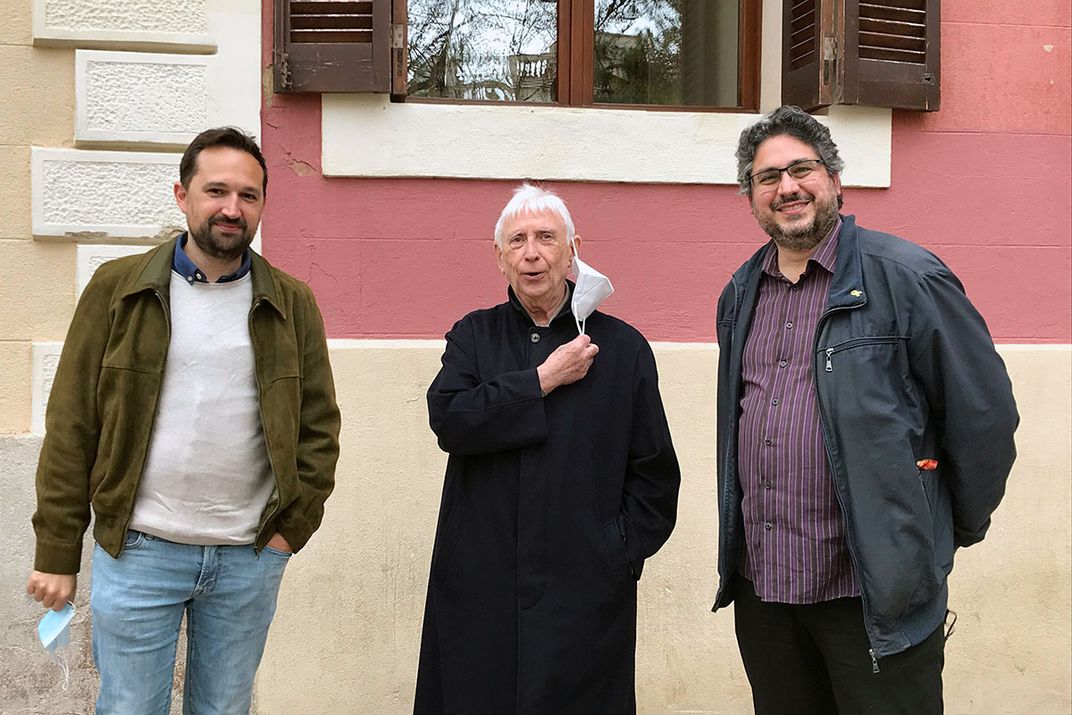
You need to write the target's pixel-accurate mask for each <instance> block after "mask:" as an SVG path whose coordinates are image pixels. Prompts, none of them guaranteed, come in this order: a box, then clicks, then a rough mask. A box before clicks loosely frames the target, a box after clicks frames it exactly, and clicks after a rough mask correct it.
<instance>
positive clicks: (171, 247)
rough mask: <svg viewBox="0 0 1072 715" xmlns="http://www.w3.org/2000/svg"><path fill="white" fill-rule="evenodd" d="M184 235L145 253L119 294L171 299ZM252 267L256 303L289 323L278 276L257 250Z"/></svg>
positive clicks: (252, 258) (254, 253)
mask: <svg viewBox="0 0 1072 715" xmlns="http://www.w3.org/2000/svg"><path fill="white" fill-rule="evenodd" d="M181 235H182V234H180V235H179V236H176V237H175V238H173V239H171V240H170V241H166V242H165V243H162V244H160V245H159V246H157V247H156V248H154V249H152V250H150V251H149V252H147V253H146V254H145V258H144V259H143V262H142V263H141V264H140V265H141V270H140V271H138V272H137V273H136V274H135V276H134V278H133V279H132V280H131V281H130V283H129V284H128V286H127V288H126V289H125V290H124V291H123V292H122V293H121V294H120V298H125V297H127V296H129V295H134V294H135V293H140V292H142V291H146V290H151V291H154V292H155V293H158V294H159V295H160V296H162V297H164V298H168V297H169V295H170V288H171V266H172V262H173V261H174V259H175V245H176V244H177V243H178V240H179V238H180V236H181ZM249 254H250V259H251V263H252V265H251V267H250V273H252V275H253V279H252V280H253V304H254V305H256V304H258V303H260V302H261V301H264V302H266V303H268V304H269V305H271V306H272V308H274V309H275V311H276V312H277V313H279V315H280V316H281V317H282V318H283V319H284V320H286V317H287V313H286V309H285V308H284V306H283V301H282V300H280V298H279V287H278V286H277V285H276V282H275V276H274V275H272V266H271V264H269V263H268V261H266V260H264V258H262V257H261V256H260V255H259V254H258V253H257V252H256V251H252V250H251V251H250V252H249Z"/></svg>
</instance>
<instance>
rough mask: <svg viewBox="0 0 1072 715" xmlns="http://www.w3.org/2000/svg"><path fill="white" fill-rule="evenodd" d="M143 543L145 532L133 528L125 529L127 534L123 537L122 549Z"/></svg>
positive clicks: (132, 547)
mask: <svg viewBox="0 0 1072 715" xmlns="http://www.w3.org/2000/svg"><path fill="white" fill-rule="evenodd" d="M144 543H145V534H143V533H141V532H140V531H134V530H133V529H127V535H126V537H124V539H123V551H130V550H131V549H136V548H138V547H139V546H141V545H142V544H144Z"/></svg>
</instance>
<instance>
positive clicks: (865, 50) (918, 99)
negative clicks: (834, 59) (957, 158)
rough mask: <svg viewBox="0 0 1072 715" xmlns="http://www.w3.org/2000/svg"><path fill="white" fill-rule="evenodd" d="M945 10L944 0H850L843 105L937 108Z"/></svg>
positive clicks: (846, 28) (841, 99)
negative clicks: (940, 49)
mask: <svg viewBox="0 0 1072 715" xmlns="http://www.w3.org/2000/svg"><path fill="white" fill-rule="evenodd" d="M940 14H941V13H940V12H939V2H938V0H851V1H850V2H846V3H845V33H844V47H843V51H842V52H841V53H840V54H841V56H842V58H843V67H842V71H843V77H842V82H841V86H840V88H839V89H840V91H839V92H838V97H837V101H838V103H839V104H866V105H869V106H872V107H893V108H895V109H922V110H926V111H936V110H937V109H938V106H939V98H940V95H939V87H938V78H939V68H940V65H939V34H940V29H941V23H940V19H941V18H940Z"/></svg>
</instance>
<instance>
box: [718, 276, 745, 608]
mask: <svg viewBox="0 0 1072 715" xmlns="http://www.w3.org/2000/svg"><path fill="white" fill-rule="evenodd" d="M730 283H731V284H732V285H733V314H732V315H731V316H730V337H731V338H732V337H733V334H734V333H735V332H736V330H737V318H738V314H739V313H740V308H741V306H740V304H739V299H740V293H739V291H738V289H737V281H736V280H732V279H731V280H730ZM721 349H722V346H721V345H719V350H721ZM735 402H736V400H735ZM723 468H724V470H725V471H724V472H723V473H724V474H725V475H726V483H725V484H724V485H723V487H722V505H723V506H722V509H725V508H726V506H725V505H726V504H729V502H730V484H731V483H732V481H733V480H731V479H730V478H729V475H730V450H729V448H728V447H727V449H726V463H725V465H724V467H723ZM722 509H719V517H718V518H719V523H720V524H729V523H730V522H729V521H727V520H726V519H727V518H728V516H727V514H724V513H722ZM733 519H734V521H736V519H737V515H736V514H734V515H733ZM719 558H720V559H722V558H727V560H728V558H729V557H723V556H722V552H721V550H720V551H719ZM734 558H737V556H736V554H734ZM716 567H717V564H716ZM727 570H728V569H727ZM725 588H726V587H725V584H723V583H720V584H719V589H718V593H716V594H715V606H716V607H717V606H718V602H719V601H720V600H722V594H723V593H724V592H725Z"/></svg>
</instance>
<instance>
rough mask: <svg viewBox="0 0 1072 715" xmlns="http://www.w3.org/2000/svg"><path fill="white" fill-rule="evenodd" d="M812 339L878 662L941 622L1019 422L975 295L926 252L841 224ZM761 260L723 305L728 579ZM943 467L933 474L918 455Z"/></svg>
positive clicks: (722, 483)
mask: <svg viewBox="0 0 1072 715" xmlns="http://www.w3.org/2000/svg"><path fill="white" fill-rule="evenodd" d="M843 221H844V224H843V226H842V229H841V233H840V236H839V239H838V256H837V263H836V266H835V269H834V279H833V282H832V284H831V286H830V295H829V298H828V300H827V307H826V311H825V312H824V313H823V316H822V318H820V320H819V325H818V327H817V329H816V335H815V354H814V370H815V388H816V394H817V398H818V403H819V412H820V416H821V418H822V420H821V421H822V430H823V440H824V442H825V444H826V451H827V456H828V458H829V460H830V467H831V473H832V475H833V479H834V485H835V493H836V494H837V498H838V502H839V504H840V505H841V510H842V513H843V516H844V519H845V536H846V541H847V544H848V549H849V553H850V555H851V557H852V564H853V570H854V573H855V575H856V579H857V582H858V583H859V586H860V591H861V595H862V598H863V610H864V620H865V624H864V625H865V627H866V629H867V633H868V636H869V638H870V640H871V647H872V657H875V658H880V657H883V656H888V655H893V654H894V653H898V652H900V651H903V650H905V649H906V648H909V647H911V646H913V645H915V644H917V643H919V642H920V641H922V640H923V639H925V638H926V637H927V636H928V635H930V634H931V633H932V632H933V631H934V629H935V628H937V627H938V625H939V624H940V623H941V622H942V620H943V618H944V617H945V611H946V603H947V600H948V588H947V584H946V578H947V577H948V575H949V572H950V571H951V570H952V569H953V551H954V548H955V547H958V546H969V545H971V544H974V543H976V542H978V541H981V540H982V538H983V536H984V535H985V534H986V530H987V528H988V527H989V526H990V515H991V513H992V512H993V511H994V509H995V508H997V506H998V503H999V502H1000V501H1001V498H1002V496H1003V495H1004V493H1005V481H1006V479H1007V477H1008V474H1009V470H1010V469H1011V467H1012V463H1013V460H1014V458H1015V456H1016V448H1015V446H1014V444H1013V432H1014V431H1015V429H1016V426H1017V423H1018V422H1019V417H1018V416H1017V413H1016V405H1015V403H1014V401H1013V396H1012V387H1011V385H1010V383H1009V377H1008V374H1007V372H1006V370H1005V364H1004V363H1003V362H1002V360H1001V358H1000V357H999V356H998V354H997V352H996V351H995V350H994V344H993V342H992V340H991V338H990V334H989V332H988V331H987V327H986V323H985V322H983V319H982V317H981V316H980V315H979V313H978V312H977V311H976V310H975V308H974V307H973V306H972V304H971V303H970V302H969V301H968V298H967V296H966V295H965V294H964V289H963V287H962V286H961V284H960V281H958V280H957V277H956V276H955V275H953V273H952V271H950V270H949V268H947V267H946V266H945V264H943V263H942V262H941V261H940V260H939V259H938V258H937V257H935V256H934V255H933V254H931V253H930V252H929V251H927V250H925V249H923V248H921V247H919V246H917V245H916V244H914V243H910V242H908V241H905V240H903V239H900V238H897V237H896V236H891V235H888V234H883V233H878V232H875V231H869V230H867V229H863V228H858V227H857V226H856V221H855V219H854V217H852V216H849V217H843ZM765 250H766V247H764V248H762V249H760V250H759V251H757V252H756V254H755V255H754V256H752V258H751V259H749V261H748V262H747V263H745V264H744V265H743V266H742V267H741V268H740V269H739V270H738V271H737V272H736V273H735V274H734V275H733V278H732V279H731V281H730V283H729V285H727V286H726V289H725V290H724V291H723V293H722V297H721V298H720V299H719V303H718V343H719V369H718V386H719V388H718V487H719V492H718V497H719V557H718V572H719V577H720V584H719V590H718V595H717V596H716V597H715V610H717V609H719V608H721V607H723V606H726V605H727V604H729V603H730V601H732V600H733V594H732V593H731V592H730V590H729V589H727V585H728V584H729V582H730V579H731V577H732V576H733V574H734V573H735V572H736V570H737V561H738V554H739V551H740V548H741V546H742V544H741V534H742V531H741V509H740V505H741V486H740V482H739V481H738V476H737V429H738V423H739V417H740V402H741V380H740V378H741V359H742V353H743V352H744V344H745V338H746V337H747V336H748V331H749V328H750V324H751V319H752V314H753V311H754V309H755V305H756V296H757V294H758V290H759V277H760V273H761V272H762V262H763V255H764V252H765ZM921 459H936V460H937V461H938V467H937V469H935V470H932V471H924V470H921V469H919V468H918V467H917V466H916V462H917V460H921Z"/></svg>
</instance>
